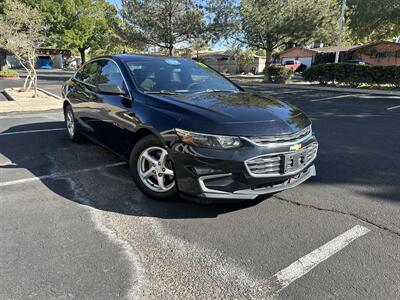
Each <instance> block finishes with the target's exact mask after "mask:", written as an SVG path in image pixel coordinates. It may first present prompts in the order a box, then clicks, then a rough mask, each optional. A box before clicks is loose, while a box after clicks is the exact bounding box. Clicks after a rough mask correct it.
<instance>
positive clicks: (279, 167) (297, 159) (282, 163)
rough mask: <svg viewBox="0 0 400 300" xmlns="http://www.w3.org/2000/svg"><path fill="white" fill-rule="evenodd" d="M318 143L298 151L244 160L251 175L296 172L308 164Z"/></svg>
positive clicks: (278, 174) (276, 174) (268, 175)
mask: <svg viewBox="0 0 400 300" xmlns="http://www.w3.org/2000/svg"><path fill="white" fill-rule="evenodd" d="M317 151H318V144H317V143H311V144H309V145H307V146H306V147H304V148H303V149H301V150H298V151H292V152H286V153H274V154H267V155H263V156H258V157H255V158H251V159H249V160H246V161H245V165H246V168H247V170H248V172H249V174H250V175H251V176H253V177H273V176H284V175H290V174H293V173H296V172H298V171H300V170H302V169H304V167H306V166H308V165H309V164H310V162H311V161H313V160H314V159H315V158H316V156H317Z"/></svg>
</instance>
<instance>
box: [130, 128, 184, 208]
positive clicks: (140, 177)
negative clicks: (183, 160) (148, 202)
mask: <svg viewBox="0 0 400 300" xmlns="http://www.w3.org/2000/svg"><path fill="white" fill-rule="evenodd" d="M129 166H130V169H131V172H132V176H133V179H134V180H135V182H136V184H137V186H138V187H139V188H140V189H141V190H142V192H144V193H145V194H147V195H149V196H150V197H152V198H155V199H158V200H170V199H172V198H175V197H177V196H178V190H177V188H176V183H175V176H174V170H173V165H172V161H171V160H170V159H168V152H167V150H166V149H165V148H164V147H163V144H162V143H161V141H160V140H159V139H158V138H157V137H156V136H154V135H148V136H145V137H144V138H142V139H141V140H139V141H138V142H137V143H136V145H135V147H134V148H133V150H132V152H131V155H130V159H129Z"/></svg>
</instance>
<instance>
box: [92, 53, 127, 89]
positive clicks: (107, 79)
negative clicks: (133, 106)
mask: <svg viewBox="0 0 400 300" xmlns="http://www.w3.org/2000/svg"><path fill="white" fill-rule="evenodd" d="M99 64H100V72H99V76H98V78H97V83H108V84H115V85H117V86H118V87H119V88H120V89H121V90H125V84H124V79H123V77H122V74H121V72H120V71H119V68H118V66H117V65H116V63H115V62H113V61H111V60H100V61H99Z"/></svg>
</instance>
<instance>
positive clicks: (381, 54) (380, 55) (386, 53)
mask: <svg viewBox="0 0 400 300" xmlns="http://www.w3.org/2000/svg"><path fill="white" fill-rule="evenodd" d="M397 52H399V51H397ZM397 55H398V54H397ZM395 56H396V52H395V51H383V52H377V53H376V54H375V57H376V58H384V57H395Z"/></svg>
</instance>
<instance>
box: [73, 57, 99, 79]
mask: <svg viewBox="0 0 400 300" xmlns="http://www.w3.org/2000/svg"><path fill="white" fill-rule="evenodd" d="M99 68H100V66H99V64H98V62H97V61H94V62H90V63H87V64H86V65H84V66H83V67H82V69H80V70H79V71H78V72H77V73H76V75H75V78H76V79H78V80H80V81H82V82H85V83H88V84H92V85H95V84H96V77H97V74H98V71H99Z"/></svg>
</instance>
